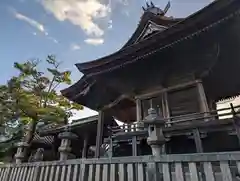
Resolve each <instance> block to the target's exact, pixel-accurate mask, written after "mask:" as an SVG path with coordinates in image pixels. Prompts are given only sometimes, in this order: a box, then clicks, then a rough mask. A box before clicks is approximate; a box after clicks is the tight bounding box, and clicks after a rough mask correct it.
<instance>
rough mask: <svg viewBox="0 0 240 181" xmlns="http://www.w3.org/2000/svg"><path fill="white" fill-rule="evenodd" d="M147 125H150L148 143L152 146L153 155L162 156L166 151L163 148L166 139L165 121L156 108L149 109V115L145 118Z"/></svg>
mask: <svg viewBox="0 0 240 181" xmlns="http://www.w3.org/2000/svg"><path fill="white" fill-rule="evenodd" d="M144 122H145V124H146V125H148V138H147V143H148V144H149V145H150V147H151V148H152V154H153V156H160V155H161V154H163V153H164V151H163V148H164V144H165V142H166V139H165V137H164V135H163V127H164V126H165V121H164V120H163V117H162V116H159V115H158V114H157V111H156V110H155V109H154V108H150V109H149V110H148V116H147V117H146V118H145V119H144Z"/></svg>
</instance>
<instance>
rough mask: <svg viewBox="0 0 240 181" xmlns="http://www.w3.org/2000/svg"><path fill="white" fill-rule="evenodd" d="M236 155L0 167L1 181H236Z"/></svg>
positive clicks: (238, 159)
mask: <svg viewBox="0 0 240 181" xmlns="http://www.w3.org/2000/svg"><path fill="white" fill-rule="evenodd" d="M239 171H240V152H231V153H208V154H187V155H162V156H160V157H153V156H144V157H123V158H111V159H81V160H67V161H64V162H59V161H57V162H38V163H24V164H20V165H14V164H9V165H0V180H1V181H237V180H238V177H239V176H240V175H239Z"/></svg>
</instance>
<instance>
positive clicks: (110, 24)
mask: <svg viewBox="0 0 240 181" xmlns="http://www.w3.org/2000/svg"><path fill="white" fill-rule="evenodd" d="M112 24H113V21H112V20H109V21H108V29H112V27H113V25H112Z"/></svg>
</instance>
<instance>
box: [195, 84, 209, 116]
mask: <svg viewBox="0 0 240 181" xmlns="http://www.w3.org/2000/svg"><path fill="white" fill-rule="evenodd" d="M197 90H198V94H199V104H200V111H201V112H209V108H208V103H207V98H206V94H205V91H204V87H203V84H202V81H198V82H197Z"/></svg>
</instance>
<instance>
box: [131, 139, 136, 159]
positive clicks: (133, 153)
mask: <svg viewBox="0 0 240 181" xmlns="http://www.w3.org/2000/svg"><path fill="white" fill-rule="evenodd" d="M132 156H137V136H133V137H132Z"/></svg>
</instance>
